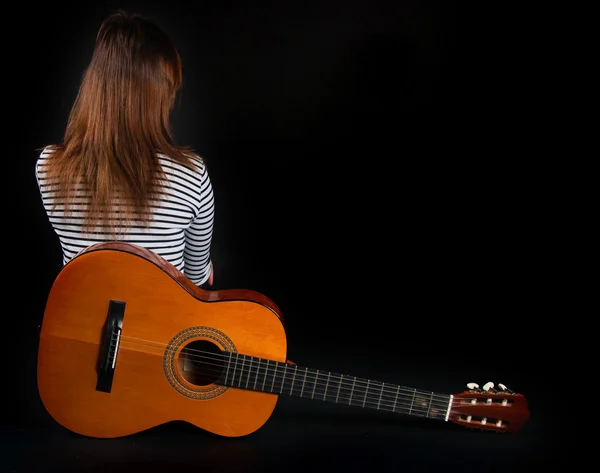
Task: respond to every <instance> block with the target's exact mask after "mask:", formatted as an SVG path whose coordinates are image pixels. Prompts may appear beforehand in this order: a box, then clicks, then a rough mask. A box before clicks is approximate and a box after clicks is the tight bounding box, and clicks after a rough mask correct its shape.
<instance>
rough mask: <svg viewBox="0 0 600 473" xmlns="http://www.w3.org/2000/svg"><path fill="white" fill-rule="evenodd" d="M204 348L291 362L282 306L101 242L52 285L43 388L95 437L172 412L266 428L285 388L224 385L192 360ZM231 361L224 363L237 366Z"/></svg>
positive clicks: (49, 403)
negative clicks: (112, 323)
mask: <svg viewBox="0 0 600 473" xmlns="http://www.w3.org/2000/svg"><path fill="white" fill-rule="evenodd" d="M111 301H113V304H111ZM114 306H117V307H121V310H122V311H123V314H122V326H120V329H119V332H118V337H117V336H112V338H110V339H107V338H106V333H107V332H106V323H107V317H108V314H110V310H111V309H110V307H114ZM115 333H117V332H115ZM107 341H108V342H110V343H105V342H107ZM103 346H104V348H107V349H111V350H113V349H114V353H115V358H114V361H115V363H114V369H112V370H111V368H112V366H108V367H106V366H105V367H104V369H107V370H108V372H110V377H106V379H101V378H99V377H100V376H101V372H102V371H101V370H99V369H98V364H99V359H100V358H102V349H103ZM206 347H212V348H214V349H215V350H216V351H215V353H220V350H223V351H224V352H234V353H236V352H238V353H243V354H245V355H247V356H249V357H250V358H249V359H250V362H251V360H252V358H251V357H258V358H266V359H270V360H274V361H280V362H285V361H286V352H287V341H286V334H285V328H284V325H283V322H282V319H281V316H280V314H279V309H278V308H277V306H276V305H275V304H274V303H272V301H270V300H269V299H267V298H265V297H264V296H262V295H260V294H257V293H255V292H253V291H247V290H228V291H204V290H203V289H200V288H198V287H196V286H194V285H193V284H191V282H189V280H187V279H186V278H185V277H183V275H181V274H180V273H179V272H178V271H177V270H176V269H175V268H174V267H172V266H171V265H170V264H169V263H167V262H166V261H164V260H162V259H161V258H159V257H156V256H155V255H154V254H152V253H150V252H148V251H145V250H143V249H139V248H132V247H130V246H128V245H127V244H101V245H96V246H94V247H91V248H90V249H88V250H87V251H86V252H84V253H82V254H80V255H79V256H77V257H76V258H74V259H73V260H72V261H71V262H69V263H68V264H67V265H66V266H65V267H64V268H63V269H62V270H61V272H60V273H59V275H58V277H57V278H56V280H55V282H54V285H53V286H52V288H51V290H50V294H49V296H48V299H47V304H46V309H45V313H44V318H43V322H42V327H41V332H40V344H39V352H38V368H37V382H38V389H39V393H40V397H41V400H42V402H43V404H44V407H45V408H46V410H47V411H48V412H49V414H50V415H51V416H52V417H53V418H54V419H55V420H56V421H57V422H58V423H59V424H61V425H63V426H64V427H65V428H67V429H69V430H71V431H73V432H76V433H79V434H82V435H86V436H90V437H97V438H111V437H121V436H125V435H130V434H134V433H137V432H140V431H143V430H147V429H149V428H152V427H154V426H157V425H160V424H163V423H166V422H169V421H175V420H181V421H185V422H188V423H191V424H193V425H195V426H197V427H199V428H201V429H204V430H206V431H209V432H212V433H215V434H217V435H222V436H229V437H238V436H243V435H247V434H250V433H252V432H254V431H256V430H258V429H259V428H260V427H261V426H262V425H263V424H264V423H265V422H266V421H267V420H268V419H269V417H270V416H271V414H272V412H273V410H274V409H275V406H276V403H277V400H278V395H277V394H273V393H265V392H256V391H253V390H244V389H237V388H233V387H226V386H223V385H222V384H216V383H214V382H212V381H211V378H210V375H211V373H210V371H211V370H210V369H208V370H207V369H206V368H207V367H209V368H210V367H211V366H212V364H211V363H205V364H204V365H203V367H204V372H203V373H201V374H202V375H203V377H202V379H200V378H199V377H198V373H196V372H194V370H193V369H188V368H187V365H190V366H192V367H193V366H194V362H195V360H194V357H197V355H195V354H203V355H202V357H204V358H206V356H207V355H205V354H207V353H209V351H206ZM211 356H212V355H211ZM215 356H217V355H215ZM107 359H108V360H110V357H109V358H107ZM206 359H207V360H209V361H210V359H209V358H206ZM215 359H216V358H215ZM105 361H106V360H105ZM223 361H225V362H226V361H227V360H220V362H221V365H220V368H215V369H220V370H225V369H228V366H227V364H226V363H224V362H223ZM109 365H110V363H109ZM99 380H100V381H101V382H99Z"/></svg>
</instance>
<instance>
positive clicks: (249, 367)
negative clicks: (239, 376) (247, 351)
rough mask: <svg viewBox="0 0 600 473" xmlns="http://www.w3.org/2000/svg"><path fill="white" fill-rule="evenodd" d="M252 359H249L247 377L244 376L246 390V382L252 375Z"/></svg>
mask: <svg viewBox="0 0 600 473" xmlns="http://www.w3.org/2000/svg"><path fill="white" fill-rule="evenodd" d="M253 358H254V357H253V356H251V357H250V366H248V376H246V389H248V381H250V375H251V374H252V359H253Z"/></svg>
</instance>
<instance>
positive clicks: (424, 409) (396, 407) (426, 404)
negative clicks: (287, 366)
mask: <svg viewBox="0 0 600 473" xmlns="http://www.w3.org/2000/svg"><path fill="white" fill-rule="evenodd" d="M218 373H219V374H222V370H218ZM252 374H253V372H252V371H248V370H245V371H243V372H242V373H240V375H242V377H245V378H246V380H248V378H247V376H246V375H252ZM236 378H238V374H237V373H236ZM274 378H275V380H277V379H278V378H280V379H281V380H282V381H285V380H289V379H288V378H287V377H286V378H284V377H283V376H279V375H274ZM240 379H241V378H240ZM270 382H271V383H272V384H275V381H274V380H272V379H271V380H270ZM342 382H343V383H345V382H344V381H342ZM299 383H300V382H299ZM216 384H219V383H216ZM249 384H250V382H248V385H249ZM257 384H258V383H257ZM243 385H244V383H243V381H238V382H235V381H232V382H231V386H233V387H240V388H241V389H249V390H252V389H250V388H249V387H248V388H244V387H243ZM261 385H262V383H261ZM323 385H324V383H323V382H319V381H318V382H317V383H315V386H316V387H318V386H320V387H323ZM290 389H291V392H290ZM345 389H346V390H349V389H350V385H346V388H345ZM336 390H337V388H336ZM259 392H260V391H259ZM263 392H266V393H269V392H272V393H273V394H289V395H292V396H294V395H295V396H299V397H301V398H308V397H309V396H308V394H307V395H302V391H301V385H300V384H298V385H295V384H294V385H289V386H285V385H284V386H283V389H282V390H281V391H280V392H277V390H274V391H269V390H265V391H263ZM306 392H307V393H309V392H311V391H309V390H308V389H307V390H306ZM354 392H355V393H357V394H355V395H352V396H347V395H346V394H344V392H343V391H342V392H340V394H339V396H337V401H335V403H337V404H342V405H348V406H362V407H370V408H373V409H377V410H380V411H388V412H393V413H396V414H407V413H408V414H409V415H415V416H420V417H427V418H436V417H439V418H445V415H446V411H447V409H448V404H449V398H448V399H447V400H446V402H444V403H442V404H440V402H439V401H432V402H430V401H429V396H424V397H420V398H417V399H416V400H415V399H413V400H412V401H410V402H409V400H408V399H403V398H401V397H399V398H398V399H394V400H393V399H389V397H387V396H385V395H382V397H381V400H377V401H374V400H372V399H363V400H358V399H357V397H359V395H360V394H365V393H366V391H362V392H360V391H359V390H358V389H355V390H354ZM299 393H300V394H299ZM319 395H320V396H319ZM333 397H334V395H333V394H327V393H326V392H320V391H319V392H317V391H316V390H315V392H314V396H311V397H310V398H311V399H314V400H320V401H329V402H333V400H332V398H333ZM365 397H366V396H365ZM344 401H345V402H344Z"/></svg>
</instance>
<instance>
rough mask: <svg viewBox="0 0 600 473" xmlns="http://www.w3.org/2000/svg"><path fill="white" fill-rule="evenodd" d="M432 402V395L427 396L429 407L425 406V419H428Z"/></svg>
mask: <svg viewBox="0 0 600 473" xmlns="http://www.w3.org/2000/svg"><path fill="white" fill-rule="evenodd" d="M432 401H433V393H431V396H429V405H428V406H427V414H425V417H429V411H430V410H431V402H432Z"/></svg>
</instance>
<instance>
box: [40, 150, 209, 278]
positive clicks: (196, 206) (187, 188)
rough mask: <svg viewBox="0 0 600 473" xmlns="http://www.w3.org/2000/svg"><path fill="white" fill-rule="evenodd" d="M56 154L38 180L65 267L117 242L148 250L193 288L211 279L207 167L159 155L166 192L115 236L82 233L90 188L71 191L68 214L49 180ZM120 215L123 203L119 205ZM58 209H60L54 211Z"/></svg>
mask: <svg viewBox="0 0 600 473" xmlns="http://www.w3.org/2000/svg"><path fill="white" fill-rule="evenodd" d="M52 154H53V152H52V151H51V150H44V151H43V152H42V153H41V155H40V157H39V159H38V162H37V165H36V177H37V180H38V185H39V189H40V192H41V197H42V202H43V205H44V208H45V210H46V212H47V215H48V218H49V220H50V223H51V225H52V227H53V229H54V231H55V232H56V234H57V235H58V238H59V240H60V244H61V247H62V250H63V263H64V264H66V263H67V262H68V261H70V260H71V259H72V258H73V257H74V256H75V255H77V254H78V253H79V252H80V251H81V250H83V249H85V248H87V247H88V246H90V245H92V244H95V243H100V242H105V241H112V240H115V239H118V240H120V241H128V242H130V243H134V244H137V245H139V246H142V247H145V248H148V249H149V250H152V251H154V252H155V253H157V254H158V255H160V256H162V257H163V258H165V259H166V260H167V261H169V262H170V263H171V264H173V265H174V266H175V267H176V268H177V269H179V270H180V271H182V272H184V274H185V275H186V276H187V277H188V278H190V279H191V280H192V281H193V282H194V283H195V284H198V285H200V284H203V283H204V282H206V280H207V279H208V276H209V264H208V263H209V262H210V246H211V239H212V230H213V223H214V196H213V190H212V186H211V182H210V178H209V176H208V172H207V170H206V166H205V164H204V162H203V161H202V160H201V159H200V158H197V157H196V158H193V164H194V169H193V170H192V169H190V168H188V167H186V166H183V165H182V164H180V163H178V162H175V161H173V160H172V159H169V158H168V157H167V156H165V155H159V163H160V166H161V168H162V171H163V176H164V178H163V184H164V187H163V192H162V194H161V195H160V197H159V198H158V199H154V200H152V201H151V204H150V210H151V214H150V215H149V217H148V218H145V219H144V221H143V222H142V221H139V220H137V221H136V220H133V221H129V222H128V224H127V227H126V228H123V229H121V230H120V231H119V232H118V233H117V235H113V234H112V233H111V227H110V226H109V227H107V224H99V225H97V227H96V228H95V229H92V230H90V231H86V230H85V229H84V217H83V216H84V215H87V213H88V210H89V205H88V204H87V203H86V202H87V201H88V199H89V189H88V188H87V186H77V187H73V190H75V191H76V192H77V194H75V195H74V197H75V200H74V202H73V203H74V204H75V206H74V207H73V208H72V210H71V212H69V213H67V214H66V213H65V211H64V199H61V194H59V193H57V192H56V191H53V190H52V186H51V185H50V184H51V183H50V182H49V180H48V177H47V175H46V169H47V164H48V162H49V160H50V159H52ZM115 205H116V210H117V211H119V207H120V206H122V205H123V204H122V203H119V202H118V201H117V202H115ZM55 206H56V207H55Z"/></svg>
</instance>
